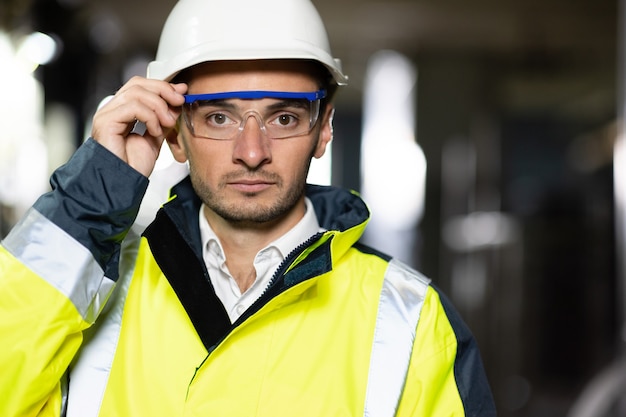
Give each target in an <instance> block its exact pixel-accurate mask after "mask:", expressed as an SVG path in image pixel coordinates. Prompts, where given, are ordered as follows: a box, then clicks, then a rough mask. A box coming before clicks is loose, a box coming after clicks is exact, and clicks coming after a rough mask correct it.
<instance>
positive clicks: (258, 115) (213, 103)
mask: <svg viewBox="0 0 626 417" xmlns="http://www.w3.org/2000/svg"><path fill="white" fill-rule="evenodd" d="M319 110H320V99H316V100H313V101H311V100H308V99H300V98H284V99H274V98H263V99H239V98H232V99H214V100H196V101H193V102H191V103H186V104H185V105H184V106H183V117H184V119H185V122H186V124H187V127H188V128H189V130H190V132H191V134H192V135H194V136H196V137H201V138H207V139H217V140H230V139H234V138H236V137H237V136H239V134H240V133H241V132H242V131H243V129H244V127H245V125H246V123H247V122H248V120H249V119H250V117H254V118H255V119H256V121H257V123H258V126H259V127H260V129H261V130H262V131H263V133H264V134H265V135H266V136H267V137H269V138H271V139H285V138H291V137H296V136H303V135H306V134H308V133H309V132H310V131H311V129H313V126H315V123H317V119H318V117H319Z"/></svg>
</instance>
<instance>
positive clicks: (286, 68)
mask: <svg viewBox="0 0 626 417" xmlns="http://www.w3.org/2000/svg"><path fill="white" fill-rule="evenodd" d="M187 82H188V84H189V94H198V93H214V92H223V91H247V90H268V91H295V92H305V91H314V90H317V89H318V88H319V86H320V82H319V77H318V76H317V75H316V67H315V65H314V64H312V63H309V62H307V61H296V60H257V61H219V62H207V63H204V64H200V65H197V66H195V67H193V68H192V69H190V70H189V73H188V77H187Z"/></svg>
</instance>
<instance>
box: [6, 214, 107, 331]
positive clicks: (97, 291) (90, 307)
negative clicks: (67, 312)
mask: <svg viewBox="0 0 626 417" xmlns="http://www.w3.org/2000/svg"><path fill="white" fill-rule="evenodd" d="M2 244H3V246H4V247H5V248H6V249H7V250H8V251H9V252H11V254H13V256H15V257H16V258H17V259H19V260H20V262H22V263H23V264H24V265H25V266H26V267H28V268H30V269H31V270H32V271H33V272H35V273H36V274H37V275H39V276H40V277H42V278H43V279H45V280H46V281H47V282H48V283H50V284H51V285H52V286H54V287H55V288H56V289H58V290H59V291H60V292H61V293H62V294H64V295H65V296H66V297H68V298H69V299H70V301H71V302H72V303H73V304H74V306H76V309H77V310H78V312H79V313H80V314H81V316H82V317H83V319H85V320H86V321H88V322H89V323H93V322H94V321H95V319H96V317H97V315H98V313H99V312H100V309H101V308H102V306H103V305H104V303H105V302H106V300H107V298H108V297H109V295H110V294H111V291H112V290H113V287H114V284H115V283H114V282H113V281H112V280H110V279H109V278H107V277H105V276H104V271H103V270H102V268H100V265H98V263H97V262H96V261H95V260H94V258H93V256H92V255H91V252H89V250H88V249H87V248H85V247H84V246H82V245H81V244H80V243H79V242H77V241H76V240H74V239H73V238H72V237H71V236H70V235H68V234H67V233H66V232H65V231H64V230H63V229H61V228H59V227H58V226H57V225H56V224H54V223H52V222H51V221H50V220H48V219H47V218H46V217H44V216H43V215H42V214H41V213H39V212H38V211H37V210H35V209H33V208H31V209H30V210H28V212H27V213H26V215H25V216H24V217H23V218H22V220H20V222H19V223H18V224H17V225H16V226H15V227H14V228H13V230H11V232H10V233H9V235H8V236H7V237H6V238H5V239H4V241H3V242H2Z"/></svg>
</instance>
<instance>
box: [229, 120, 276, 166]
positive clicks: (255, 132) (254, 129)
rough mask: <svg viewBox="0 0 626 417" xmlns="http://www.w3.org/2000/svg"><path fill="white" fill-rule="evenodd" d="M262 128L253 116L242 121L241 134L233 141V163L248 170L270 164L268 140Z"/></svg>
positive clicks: (270, 155)
mask: <svg viewBox="0 0 626 417" xmlns="http://www.w3.org/2000/svg"><path fill="white" fill-rule="evenodd" d="M262 126H263V124H262V122H261V121H260V120H259V118H258V117H256V116H255V115H254V114H250V115H248V117H246V118H245V119H244V120H243V122H242V127H241V133H240V134H239V137H238V138H237V139H235V141H234V142H235V148H234V149H233V162H235V163H238V164H243V165H245V166H246V167H248V168H249V169H256V168H259V167H261V166H262V165H264V164H267V163H269V162H271V160H272V153H271V149H270V140H269V138H268V137H267V136H266V134H265V132H264V129H263V128H262Z"/></svg>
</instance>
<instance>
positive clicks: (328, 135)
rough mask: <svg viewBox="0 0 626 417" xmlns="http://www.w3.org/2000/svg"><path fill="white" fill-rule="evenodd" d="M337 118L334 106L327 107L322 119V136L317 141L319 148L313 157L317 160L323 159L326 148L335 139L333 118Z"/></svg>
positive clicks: (316, 148)
mask: <svg viewBox="0 0 626 417" xmlns="http://www.w3.org/2000/svg"><path fill="white" fill-rule="evenodd" d="M334 116H335V108H334V107H333V106H332V104H330V103H329V104H328V105H327V106H326V110H325V111H324V115H323V117H322V125H321V127H320V134H319V138H318V140H317V146H316V147H315V152H314V153H313V156H314V157H315V158H318V159H319V158H321V157H322V156H323V155H324V153H325V152H326V146H327V145H328V144H329V143H330V141H331V140H332V139H333V117H334Z"/></svg>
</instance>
